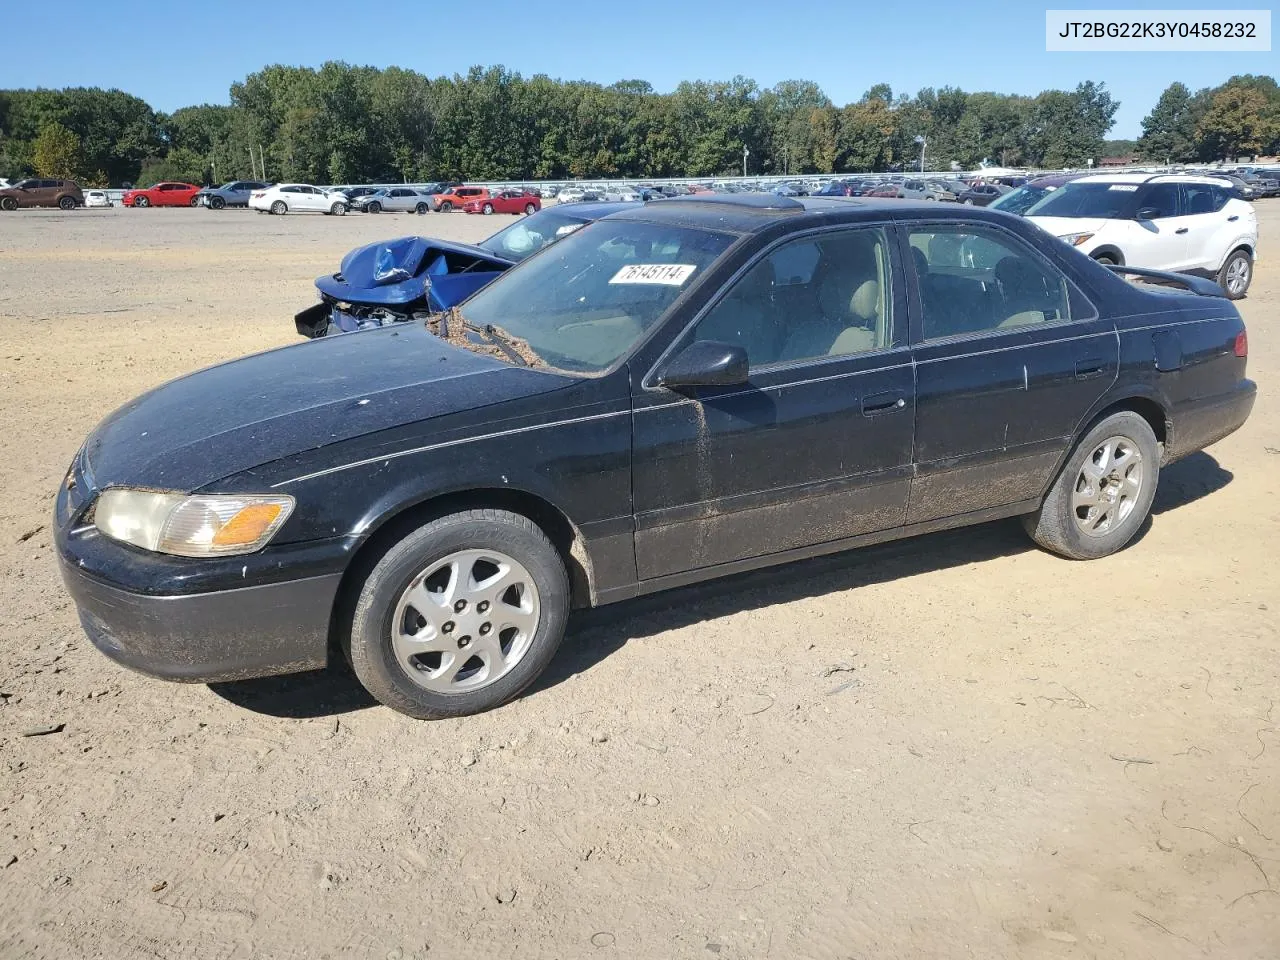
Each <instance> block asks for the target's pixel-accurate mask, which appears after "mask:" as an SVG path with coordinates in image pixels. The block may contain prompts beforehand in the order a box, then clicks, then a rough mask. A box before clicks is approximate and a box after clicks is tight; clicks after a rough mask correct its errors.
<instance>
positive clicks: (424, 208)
mask: <svg viewBox="0 0 1280 960" xmlns="http://www.w3.org/2000/svg"><path fill="white" fill-rule="evenodd" d="M428 209H429V208H428V207H427V205H426V204H425V203H420V204H418V205H417V206H416V207H414V208H413V212H414V213H416V214H417V215H418V216H422V215H423V214H424V213H426V212H427V210H428Z"/></svg>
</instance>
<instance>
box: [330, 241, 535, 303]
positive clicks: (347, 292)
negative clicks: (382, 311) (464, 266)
mask: <svg viewBox="0 0 1280 960" xmlns="http://www.w3.org/2000/svg"><path fill="white" fill-rule="evenodd" d="M450 253H453V254H460V255H462V256H463V257H467V258H473V257H474V258H481V259H482V260H484V261H487V262H488V263H491V264H492V267H491V268H490V269H484V268H483V267H482V266H478V267H472V268H470V269H469V270H468V271H467V272H466V273H457V274H450V273H449V272H448V269H449V268H448V263H447V262H446V254H450ZM511 265H512V264H511V261H509V260H507V259H506V258H505V257H502V256H499V255H497V254H495V253H492V252H491V251H489V250H485V249H484V248H483V247H476V246H471V245H470V244H465V243H450V242H448V241H447V240H437V239H434V238H430V237H399V238H397V239H395V240H383V241H379V242H378V243H370V244H367V245H366V246H363V247H357V248H356V249H355V250H352V251H351V252H350V253H348V254H347V255H346V256H345V257H343V258H342V266H341V270H340V272H339V273H337V274H331V275H327V276H323V277H317V278H316V287H317V289H319V290H320V292H321V293H323V294H327V295H328V296H330V297H332V298H333V299H335V300H339V301H343V302H346V303H357V304H363V305H368V306H387V307H398V306H402V305H405V304H412V303H414V302H415V301H417V300H428V299H429V301H430V303H429V306H430V307H431V308H432V309H435V310H446V309H448V308H449V307H452V306H454V305H456V304H458V303H461V302H462V301H463V300H465V299H466V298H467V297H469V296H470V295H471V294H472V293H474V292H475V291H476V290H478V289H480V288H481V287H482V286H484V285H485V284H487V283H489V282H490V281H491V280H493V279H494V278H495V277H497V276H498V275H499V274H501V273H502V272H504V271H505V270H506V269H507V268H508V267H510V266H511Z"/></svg>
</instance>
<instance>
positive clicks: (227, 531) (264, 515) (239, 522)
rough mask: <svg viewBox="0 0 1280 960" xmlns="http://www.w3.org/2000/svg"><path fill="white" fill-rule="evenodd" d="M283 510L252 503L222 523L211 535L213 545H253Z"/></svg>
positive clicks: (276, 506) (264, 504) (271, 504)
mask: <svg viewBox="0 0 1280 960" xmlns="http://www.w3.org/2000/svg"><path fill="white" fill-rule="evenodd" d="M283 509H284V508H283V507H282V506H281V505H280V504H278V503H254V504H250V505H249V506H247V507H245V508H244V509H243V510H241V511H240V512H239V513H237V514H236V515H235V516H234V517H232V518H231V519H230V520H228V521H227V522H226V523H224V524H223V525H222V527H221V529H219V530H218V532H217V533H215V534H214V535H213V543H214V545H215V546H219V547H232V546H243V545H244V544H248V543H255V542H257V540H258V539H259V538H260V537H261V536H262V535H263V534H264V533H266V532H267V529H268V528H269V527H270V526H271V524H273V523H275V521H276V517H278V516H280V511H281V510H283Z"/></svg>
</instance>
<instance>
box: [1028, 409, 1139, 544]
mask: <svg viewBox="0 0 1280 960" xmlns="http://www.w3.org/2000/svg"><path fill="white" fill-rule="evenodd" d="M1159 477H1160V446H1159V444H1158V443H1157V442H1156V435H1155V434H1154V433H1153V432H1152V430H1151V425H1150V424H1149V423H1147V421H1146V420H1144V419H1143V418H1142V417H1140V416H1139V415H1138V414H1136V413H1134V412H1132V411H1130V410H1123V411H1121V412H1119V413H1115V414H1112V415H1111V416H1109V417H1106V418H1105V419H1103V420H1101V421H1099V422H1098V423H1097V424H1096V425H1095V426H1094V427H1093V428H1092V429H1091V430H1090V431H1089V432H1088V433H1087V434H1085V436H1084V437H1083V438H1082V439H1081V440H1080V442H1079V443H1078V444H1076V447H1075V449H1074V450H1073V451H1072V452H1071V456H1070V457H1068V458H1067V462H1066V464H1064V465H1063V467H1062V472H1061V473H1059V474H1058V478H1057V479H1056V480H1054V482H1053V486H1052V487H1051V488H1050V489H1049V495H1048V496H1047V497H1045V499H1044V503H1043V504H1042V505H1041V507H1040V509H1039V510H1037V511H1036V512H1035V513H1031V514H1028V515H1027V516H1025V517H1023V518H1022V523H1023V526H1024V527H1025V528H1026V531H1027V533H1029V534H1030V535H1031V539H1033V540H1035V542H1036V543H1038V544H1039V545H1040V546H1042V547H1044V548H1045V549H1046V550H1050V551H1052V552H1053V553H1056V554H1059V555H1060V556H1064V557H1068V558H1069V559H1072V560H1093V559H1095V558H1097V557H1105V556H1107V555H1108V554H1111V553H1115V552H1116V551H1117V550H1119V549H1121V548H1122V547H1124V546H1125V544H1127V543H1128V542H1129V541H1130V540H1132V539H1133V536H1134V534H1136V533H1137V532H1138V529H1139V528H1140V527H1141V526H1142V524H1143V521H1145V520H1146V518H1147V513H1148V512H1149V511H1150V510H1151V501H1152V500H1153V499H1154V498H1155V495H1156V482H1157V481H1158V479H1159Z"/></svg>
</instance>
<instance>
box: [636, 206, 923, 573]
mask: <svg viewBox="0 0 1280 960" xmlns="http://www.w3.org/2000/svg"><path fill="white" fill-rule="evenodd" d="M892 236H893V232H892V230H891V229H890V228H888V227H882V226H873V227H858V228H853V229H851V228H841V229H837V230H828V231H824V232H820V233H816V234H810V235H807V236H804V237H801V238H796V239H792V240H789V241H784V242H782V243H780V244H778V245H775V246H774V247H772V248H771V249H769V250H766V251H765V252H764V253H763V254H762V255H760V256H759V257H758V258H757V259H756V260H755V261H754V262H753V263H752V264H750V265H749V266H748V267H747V268H745V270H744V271H742V272H741V273H740V274H739V276H738V277H737V278H736V279H735V280H733V281H731V282H730V283H729V284H728V285H727V287H726V289H725V290H724V291H723V292H722V293H721V295H720V296H719V297H718V299H716V300H714V301H713V302H712V304H711V305H710V307H709V308H708V309H707V310H705V311H703V313H702V314H701V316H700V318H699V319H697V321H696V322H695V323H694V324H693V325H692V327H691V328H690V329H689V330H687V331H685V333H684V334H683V335H682V336H681V337H679V338H677V340H676V342H675V344H674V345H673V347H672V349H671V350H669V351H668V353H667V354H666V355H665V356H664V358H663V359H662V360H660V361H659V362H658V365H657V366H656V367H655V368H654V370H653V371H652V372H651V373H650V374H649V376H647V377H645V378H644V379H643V380H642V381H640V382H637V383H635V384H634V385H633V395H634V401H633V402H634V410H635V413H634V418H633V420H634V422H633V427H632V430H633V444H634V455H633V467H632V470H633V496H634V505H635V523H636V534H635V548H636V564H637V569H638V573H639V577H640V579H641V580H652V579H654V578H658V577H663V576H666V575H673V574H679V573H682V572H684V571H688V570H692V569H696V568H701V567H711V566H715V565H717V564H724V563H731V562H733V561H739V560H744V559H749V558H753V557H759V556H764V555H767V554H776V553H782V552H785V551H787V550H792V549H799V548H804V547H807V546H810V545H813V544H817V543H824V542H830V541H835V540H840V539H843V538H846V537H852V536H857V535H859V534H866V533H872V532H875V531H880V530H886V529H890V528H893V527H896V526H899V525H901V524H902V523H903V522H904V518H905V516H906V510H907V499H908V494H909V490H910V481H911V450H912V438H913V431H914V414H915V382H914V380H915V376H914V371H913V369H912V366H911V358H910V351H909V349H908V348H907V347H906V346H905V343H906V339H907V337H906V331H907V311H906V298H905V296H904V295H903V283H902V271H901V265H900V264H899V262H898V256H897V248H896V245H895V244H894V243H892V242H891V239H892ZM694 340H711V341H718V342H727V343H730V344H733V345H736V346H740V347H742V348H743V349H744V350H745V351H746V352H747V355H748V359H749V362H750V370H749V374H748V380H747V382H746V383H744V384H740V385H735V386H728V387H684V388H681V389H679V390H675V389H668V388H665V387H662V386H659V385H657V380H658V379H659V378H660V376H661V370H662V367H663V365H664V364H665V363H666V362H667V361H668V360H669V359H670V358H671V357H672V356H674V355H675V354H676V353H678V352H679V351H680V350H682V349H683V348H684V347H685V346H687V345H688V344H689V343H691V342H693V341H694ZM637 375H643V371H640V372H639V373H638V374H637Z"/></svg>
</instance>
